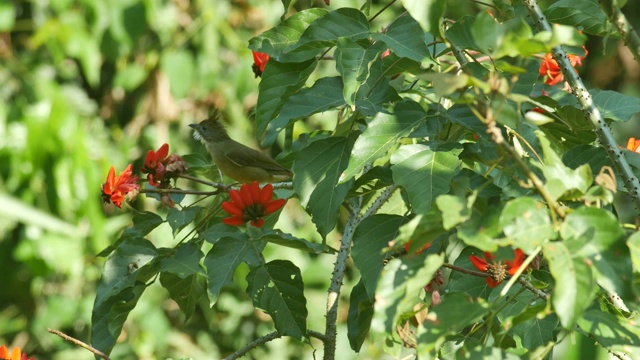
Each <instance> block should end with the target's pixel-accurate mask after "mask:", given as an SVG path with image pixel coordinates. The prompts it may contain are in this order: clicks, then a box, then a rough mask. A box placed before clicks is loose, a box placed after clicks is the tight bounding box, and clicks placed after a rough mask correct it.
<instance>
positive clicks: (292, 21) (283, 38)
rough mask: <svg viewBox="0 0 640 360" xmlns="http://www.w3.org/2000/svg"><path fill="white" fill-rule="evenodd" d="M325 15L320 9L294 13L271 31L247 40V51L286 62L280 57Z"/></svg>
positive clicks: (325, 11)
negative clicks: (310, 26)
mask: <svg viewBox="0 0 640 360" xmlns="http://www.w3.org/2000/svg"><path fill="white" fill-rule="evenodd" d="M327 13H328V11H327V10H326V9H322V8H313V9H307V10H303V11H299V12H296V13H294V14H293V15H291V16H290V17H288V18H287V19H286V20H284V21H283V22H282V23H280V24H278V25H277V26H276V27H274V28H273V29H270V30H267V31H265V32H263V33H262V34H260V35H258V36H256V37H254V38H252V39H251V40H249V49H251V50H255V51H258V52H263V53H266V54H269V56H270V58H273V59H276V60H278V61H281V62H287V58H286V57H283V56H282V54H283V53H284V52H285V50H286V49H287V48H289V47H290V46H293V45H294V44H296V43H297V42H298V40H300V37H301V36H302V34H303V33H304V31H305V30H306V29H307V27H309V25H310V24H311V23H312V22H314V21H316V20H317V19H319V18H321V17H322V16H324V15H326V14H327Z"/></svg>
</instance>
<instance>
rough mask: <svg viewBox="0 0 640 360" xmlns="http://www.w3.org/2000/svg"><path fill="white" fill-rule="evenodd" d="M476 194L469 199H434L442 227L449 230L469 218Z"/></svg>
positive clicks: (452, 197)
mask: <svg viewBox="0 0 640 360" xmlns="http://www.w3.org/2000/svg"><path fill="white" fill-rule="evenodd" d="M477 196H478V194H477V193H475V192H474V193H472V194H471V195H469V197H467V198H464V197H462V196H455V195H440V196H438V198H436V205H438V209H440V211H441V212H442V226H443V227H444V229H445V230H449V229H451V228H453V227H454V226H456V225H458V224H461V223H463V222H465V221H467V220H468V219H469V217H471V214H472V212H473V203H475V201H476V197H477Z"/></svg>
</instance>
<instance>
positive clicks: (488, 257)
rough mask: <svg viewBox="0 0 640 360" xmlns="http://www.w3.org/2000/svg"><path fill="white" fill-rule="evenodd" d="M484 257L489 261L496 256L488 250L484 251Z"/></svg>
mask: <svg viewBox="0 0 640 360" xmlns="http://www.w3.org/2000/svg"><path fill="white" fill-rule="evenodd" d="M484 257H485V259H487V260H489V261H491V260H493V258H494V256H493V254H492V253H490V252H488V251H485V252H484Z"/></svg>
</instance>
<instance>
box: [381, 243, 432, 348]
mask: <svg viewBox="0 0 640 360" xmlns="http://www.w3.org/2000/svg"><path fill="white" fill-rule="evenodd" d="M443 263H444V255H436V254H434V255H429V256H427V257H422V256H405V257H402V258H396V259H393V260H391V261H390V262H389V263H388V264H387V265H386V266H385V267H384V269H383V271H382V276H381V277H380V281H379V282H378V287H377V288H376V301H375V304H374V317H373V321H372V322H371V336H372V337H373V340H374V341H377V340H380V339H384V338H386V337H387V336H388V334H389V333H393V332H395V329H396V324H397V323H398V321H399V320H400V318H401V317H402V316H403V315H405V314H409V313H412V312H413V307H414V305H415V304H417V303H418V302H420V298H419V296H418V295H419V294H420V292H421V291H424V290H423V288H424V286H425V285H427V284H428V283H429V281H431V279H432V278H433V276H434V275H435V273H436V271H438V269H439V268H440V266H441V265H442V264H443ZM438 306H440V305H438Z"/></svg>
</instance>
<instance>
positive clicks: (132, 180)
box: [0, 164, 140, 359]
mask: <svg viewBox="0 0 640 360" xmlns="http://www.w3.org/2000/svg"><path fill="white" fill-rule="evenodd" d="M131 168H132V165H131V164H129V166H127V168H126V169H124V171H123V172H121V173H120V175H118V176H116V170H115V168H114V167H113V166H112V167H111V169H109V174H108V175H107V182H106V183H104V184H103V185H102V200H103V201H104V202H105V203H109V202H112V203H113V204H114V205H115V206H117V207H122V206H121V205H122V200H123V199H124V197H125V196H126V195H127V194H129V198H133V197H135V196H136V195H137V194H138V189H139V188H140V185H138V177H137V176H135V175H132V170H131ZM0 359H1V358H0Z"/></svg>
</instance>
